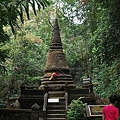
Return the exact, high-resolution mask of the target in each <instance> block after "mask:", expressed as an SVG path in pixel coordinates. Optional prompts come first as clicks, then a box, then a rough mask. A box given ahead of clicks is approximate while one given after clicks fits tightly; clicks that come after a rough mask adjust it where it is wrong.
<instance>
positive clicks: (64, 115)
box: [46, 114, 66, 118]
mask: <svg viewBox="0 0 120 120" xmlns="http://www.w3.org/2000/svg"><path fill="white" fill-rule="evenodd" d="M65 117H66V114H47V116H46V118H65Z"/></svg>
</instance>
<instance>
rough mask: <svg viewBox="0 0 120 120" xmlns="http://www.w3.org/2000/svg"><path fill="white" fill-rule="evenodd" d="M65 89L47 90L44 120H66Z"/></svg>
mask: <svg viewBox="0 0 120 120" xmlns="http://www.w3.org/2000/svg"><path fill="white" fill-rule="evenodd" d="M64 96H65V91H60V90H57V91H49V92H48V104H47V111H46V120H66V110H65V98H64Z"/></svg>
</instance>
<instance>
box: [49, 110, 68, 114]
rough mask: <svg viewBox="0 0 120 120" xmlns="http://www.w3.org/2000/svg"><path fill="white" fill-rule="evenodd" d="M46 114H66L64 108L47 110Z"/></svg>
mask: <svg viewBox="0 0 120 120" xmlns="http://www.w3.org/2000/svg"><path fill="white" fill-rule="evenodd" d="M47 113H48V114H58V113H59V114H66V110H47Z"/></svg>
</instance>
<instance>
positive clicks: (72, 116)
mask: <svg viewBox="0 0 120 120" xmlns="http://www.w3.org/2000/svg"><path fill="white" fill-rule="evenodd" d="M85 106H86V103H83V102H82V101H81V98H79V99H77V100H73V101H72V102H71V104H70V107H69V109H68V111H67V120H87V118H86V111H85Z"/></svg>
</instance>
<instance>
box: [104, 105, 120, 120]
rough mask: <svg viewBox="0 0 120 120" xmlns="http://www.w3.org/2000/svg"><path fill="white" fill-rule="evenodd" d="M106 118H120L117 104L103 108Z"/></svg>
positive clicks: (113, 119) (107, 119) (111, 119)
mask: <svg viewBox="0 0 120 120" xmlns="http://www.w3.org/2000/svg"><path fill="white" fill-rule="evenodd" d="M103 114H104V117H105V120H116V119H117V118H119V110H118V108H116V107H115V106H112V105H107V106H105V107H104V108H103Z"/></svg>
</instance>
